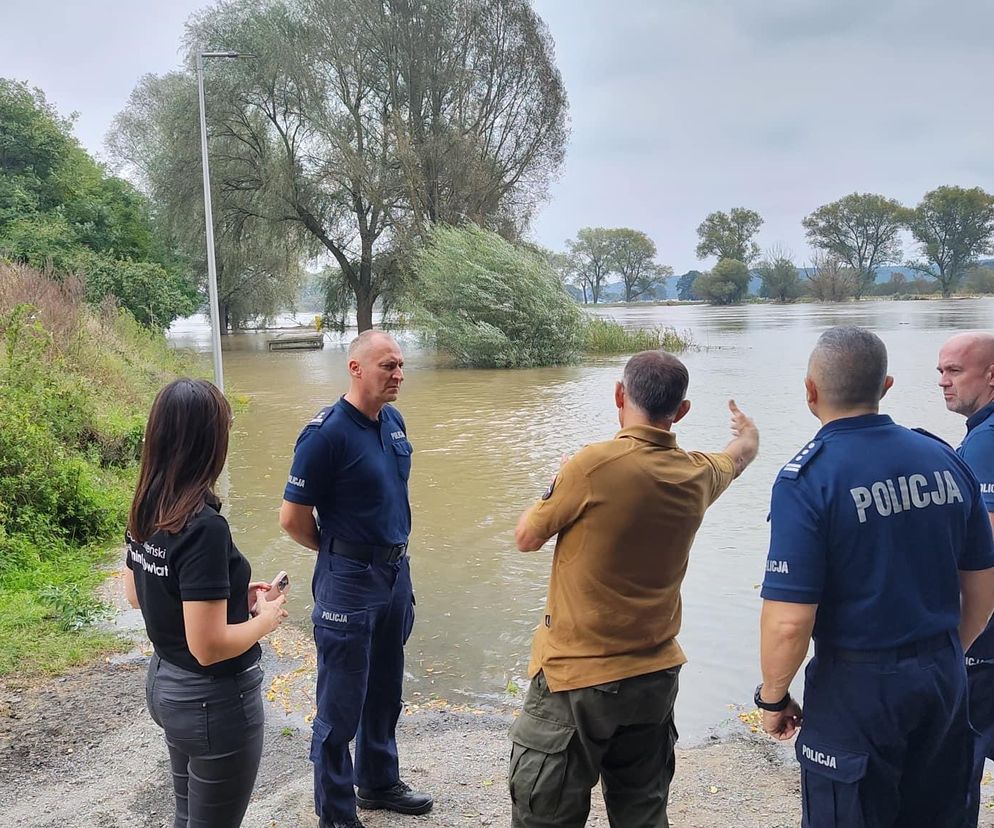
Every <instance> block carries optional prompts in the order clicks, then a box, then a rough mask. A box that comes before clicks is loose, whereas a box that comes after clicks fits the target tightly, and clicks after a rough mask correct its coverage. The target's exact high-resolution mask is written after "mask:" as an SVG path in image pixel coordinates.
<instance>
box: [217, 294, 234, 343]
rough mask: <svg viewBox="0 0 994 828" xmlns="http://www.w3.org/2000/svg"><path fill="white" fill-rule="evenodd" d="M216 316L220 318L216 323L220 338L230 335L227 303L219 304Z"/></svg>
mask: <svg viewBox="0 0 994 828" xmlns="http://www.w3.org/2000/svg"><path fill="white" fill-rule="evenodd" d="M217 315H218V316H219V317H220V319H219V320H218V321H219V324H220V326H221V336H227V335H228V334H229V333H231V308H230V307H229V305H228V303H227V302H221V303H220V307H219V308H218V314H217Z"/></svg>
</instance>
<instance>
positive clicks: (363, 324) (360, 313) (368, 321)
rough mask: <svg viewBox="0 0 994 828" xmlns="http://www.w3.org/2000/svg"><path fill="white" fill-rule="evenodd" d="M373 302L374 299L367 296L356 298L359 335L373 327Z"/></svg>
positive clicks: (356, 318)
mask: <svg viewBox="0 0 994 828" xmlns="http://www.w3.org/2000/svg"><path fill="white" fill-rule="evenodd" d="M373 301H374V299H373V297H372V296H369V295H366V294H364V295H362V296H358V295H357V296H356V298H355V320H356V327H357V328H358V329H359V333H362V332H363V331H368V330H369V329H370V328H372V327H373Z"/></svg>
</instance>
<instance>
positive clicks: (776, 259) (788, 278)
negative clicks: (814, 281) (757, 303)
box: [756, 251, 802, 302]
mask: <svg viewBox="0 0 994 828" xmlns="http://www.w3.org/2000/svg"><path fill="white" fill-rule="evenodd" d="M756 272H757V273H758V274H759V278H760V279H762V280H763V285H762V287H761V288H760V290H759V295H760V296H762V297H764V298H766V299H773V300H774V301H777V302H789V301H790V300H791V299H796V298H797V297H798V296H800V295H801V292H802V286H801V276H800V274H799V273H798V272H797V266H796V265H795V264H794V263H793V262H792V261H791V260H790V258H789V257H788V256H787V255H786V254H785V253H783V252H777V251H774V252H773V253H772V254H771V255H770V256H769V257H768V258H767V259H766V260H765V261H763V262H760V264H759V266H758V267H757V268H756Z"/></svg>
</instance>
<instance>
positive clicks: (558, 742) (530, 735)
mask: <svg viewBox="0 0 994 828" xmlns="http://www.w3.org/2000/svg"><path fill="white" fill-rule="evenodd" d="M574 733H576V727H575V726H573V725H568V724H563V723H562V722H553V721H551V720H549V719H541V718H539V717H538V716H533V715H532V714H531V713H525V712H522V714H521V715H520V716H518V718H517V719H516V720H515V722H514V724H513V725H511V734H510V735H511V741H512V742H514V743H515V744H518V745H521V746H522V747H526V748H531V749H532V750H537V751H540V752H541V753H548V754H554V753H562V752H563V751H564V750H566V746H567V745H568V744H569V742H570V739H572V738H573V734H574Z"/></svg>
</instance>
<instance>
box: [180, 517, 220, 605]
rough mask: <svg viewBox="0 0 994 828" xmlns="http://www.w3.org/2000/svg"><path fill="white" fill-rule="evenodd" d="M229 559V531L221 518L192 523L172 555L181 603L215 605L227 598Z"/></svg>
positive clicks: (203, 519) (201, 519)
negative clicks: (207, 602) (193, 602)
mask: <svg viewBox="0 0 994 828" xmlns="http://www.w3.org/2000/svg"><path fill="white" fill-rule="evenodd" d="M208 508H209V507H208ZM230 557H231V530H230V529H229V528H228V522H227V521H226V520H225V519H224V518H223V517H221V516H220V515H218V514H213V515H207V516H203V517H201V518H200V519H195V520H194V521H192V522H191V523H190V525H189V526H188V528H187V529H186V530H184V532H183V535H182V537H180V538H178V539H177V543H176V547H175V549H174V551H173V555H172V564H173V566H175V567H176V578H177V580H178V581H179V594H180V599H181V600H183V601H218V600H221V599H224V598H228V597H230V596H231V582H230V580H229V577H228V561H229V558H230Z"/></svg>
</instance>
